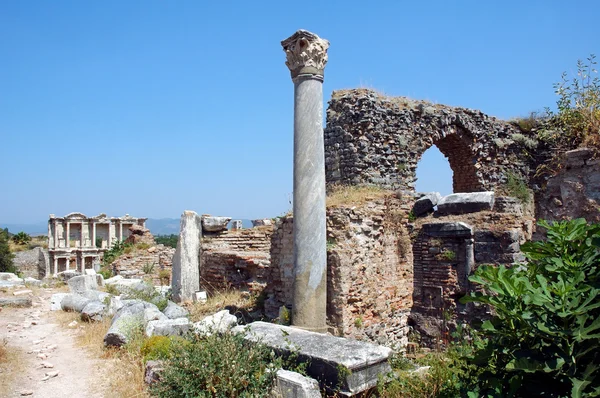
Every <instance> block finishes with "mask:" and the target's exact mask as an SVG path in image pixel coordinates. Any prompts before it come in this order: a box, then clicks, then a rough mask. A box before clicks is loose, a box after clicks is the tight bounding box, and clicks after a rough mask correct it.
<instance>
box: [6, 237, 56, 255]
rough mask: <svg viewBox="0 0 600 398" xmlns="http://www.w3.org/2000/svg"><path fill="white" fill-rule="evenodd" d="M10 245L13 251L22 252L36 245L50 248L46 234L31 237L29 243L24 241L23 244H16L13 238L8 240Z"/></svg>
mask: <svg viewBox="0 0 600 398" xmlns="http://www.w3.org/2000/svg"><path fill="white" fill-rule="evenodd" d="M8 247H9V249H10V251H11V252H13V253H15V252H22V251H25V250H30V249H33V248H35V247H43V248H45V249H47V248H48V238H47V237H45V236H34V237H32V238H31V241H29V243H24V244H21V245H18V244H16V243H15V242H14V241H13V240H12V239H10V240H9V241H8Z"/></svg>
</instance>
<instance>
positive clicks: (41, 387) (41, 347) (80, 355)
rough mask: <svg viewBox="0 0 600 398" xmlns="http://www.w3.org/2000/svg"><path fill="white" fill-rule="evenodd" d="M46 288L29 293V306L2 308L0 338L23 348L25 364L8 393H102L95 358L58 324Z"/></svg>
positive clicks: (54, 397)
mask: <svg viewBox="0 0 600 398" xmlns="http://www.w3.org/2000/svg"><path fill="white" fill-rule="evenodd" d="M52 293H54V292H53V291H52V290H50V289H43V290H40V296H38V297H33V306H32V307H31V308H6V307H5V308H3V309H2V311H1V312H0V340H1V339H2V338H4V337H6V338H7V339H8V344H9V345H12V346H16V347H19V348H21V349H22V350H23V352H24V353H26V354H24V355H25V356H26V359H27V365H26V367H25V369H26V370H25V371H24V372H23V373H22V374H21V375H20V376H18V377H17V378H16V380H15V382H14V383H13V385H14V388H13V389H12V391H10V393H9V395H8V397H22V396H28V397H39V398H65V397H82V398H83V397H85V398H87V397H90V398H100V397H103V396H104V394H103V390H102V386H101V382H102V379H103V377H102V373H101V371H100V365H99V363H98V361H97V360H94V359H92V358H90V357H89V356H88V355H87V353H86V352H85V350H84V349H82V348H81V347H77V346H76V344H75V334H76V331H75V330H73V329H68V328H64V327H61V326H60V325H58V324H57V323H56V320H55V318H54V316H53V314H52V313H51V312H50V296H51V295H52Z"/></svg>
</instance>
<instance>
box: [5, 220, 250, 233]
mask: <svg viewBox="0 0 600 398" xmlns="http://www.w3.org/2000/svg"><path fill="white" fill-rule="evenodd" d="M179 221H180V220H179V218H149V219H148V220H147V221H146V228H148V229H149V230H150V232H151V233H152V235H171V234H175V235H178V234H179ZM242 226H243V227H244V228H252V221H250V220H244V219H242ZM4 228H8V232H10V233H11V234H16V233H18V232H21V231H23V232H25V233H26V234H29V235H31V236H39V235H48V222H47V221H44V222H39V223H35V224H1V223H0V229H4Z"/></svg>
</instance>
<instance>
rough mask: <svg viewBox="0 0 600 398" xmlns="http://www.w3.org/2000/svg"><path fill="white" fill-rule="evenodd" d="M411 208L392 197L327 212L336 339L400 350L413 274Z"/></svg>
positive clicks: (330, 301) (331, 314)
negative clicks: (408, 225)
mask: <svg viewBox="0 0 600 398" xmlns="http://www.w3.org/2000/svg"><path fill="white" fill-rule="evenodd" d="M409 211H410V204H409V203H404V202H402V201H400V200H398V199H396V198H395V197H394V196H387V197H385V198H381V199H377V200H374V201H370V202H369V203H367V204H365V205H362V206H343V207H338V208H329V209H328V218H327V227H328V228H327V235H328V246H329V248H328V281H327V287H328V289H327V296H328V309H327V310H328V311H327V316H328V321H329V324H330V325H331V326H332V327H333V329H334V330H335V332H336V334H338V335H341V336H345V337H351V338H356V339H361V340H370V341H373V342H377V343H379V344H385V345H388V346H403V345H405V344H406V343H407V342H408V339H407V332H408V328H407V317H408V312H409V311H410V308H411V307H412V289H413V286H412V285H413V271H412V251H411V245H410V237H409V234H408V232H407V229H406V226H407V223H408V212H409Z"/></svg>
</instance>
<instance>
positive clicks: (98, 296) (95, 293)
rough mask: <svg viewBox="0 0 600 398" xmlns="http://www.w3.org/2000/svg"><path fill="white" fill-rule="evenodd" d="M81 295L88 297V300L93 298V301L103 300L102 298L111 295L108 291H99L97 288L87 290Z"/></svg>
mask: <svg viewBox="0 0 600 398" xmlns="http://www.w3.org/2000/svg"><path fill="white" fill-rule="evenodd" d="M82 296H83V297H85V298H89V299H90V300H93V301H101V302H104V300H105V299H106V298H107V297H110V296H112V295H111V294H110V293H106V292H101V291H99V290H88V291H86V292H85V293H83V294H82Z"/></svg>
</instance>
